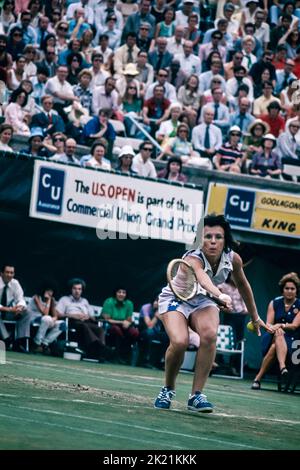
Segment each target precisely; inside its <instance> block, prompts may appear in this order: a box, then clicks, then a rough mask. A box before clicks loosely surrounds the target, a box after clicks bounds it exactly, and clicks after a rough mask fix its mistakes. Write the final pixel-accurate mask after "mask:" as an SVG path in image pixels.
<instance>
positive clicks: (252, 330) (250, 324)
mask: <svg viewBox="0 0 300 470" xmlns="http://www.w3.org/2000/svg"><path fill="white" fill-rule="evenodd" d="M247 330H249V331H251V333H255V331H256V329H255V328H254V325H253V323H252V321H249V322H248V323H247Z"/></svg>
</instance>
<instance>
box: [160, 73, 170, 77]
mask: <svg viewBox="0 0 300 470" xmlns="http://www.w3.org/2000/svg"><path fill="white" fill-rule="evenodd" d="M158 76H159V77H165V78H167V77H168V75H166V74H164V73H159V74H158Z"/></svg>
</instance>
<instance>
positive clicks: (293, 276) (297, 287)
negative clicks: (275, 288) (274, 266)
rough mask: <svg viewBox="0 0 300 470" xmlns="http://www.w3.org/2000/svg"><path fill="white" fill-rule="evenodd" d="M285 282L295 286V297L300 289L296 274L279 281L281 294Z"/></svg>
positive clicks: (299, 280) (290, 274) (287, 275)
mask: <svg viewBox="0 0 300 470" xmlns="http://www.w3.org/2000/svg"><path fill="white" fill-rule="evenodd" d="M287 282H292V283H293V284H295V287H296V289H297V295H298V294H299V289H300V279H299V277H298V274H297V273H294V272H291V273H288V274H285V275H284V276H282V278H281V279H280V281H279V283H278V285H279V288H280V291H281V292H283V289H284V287H285V285H286V283H287Z"/></svg>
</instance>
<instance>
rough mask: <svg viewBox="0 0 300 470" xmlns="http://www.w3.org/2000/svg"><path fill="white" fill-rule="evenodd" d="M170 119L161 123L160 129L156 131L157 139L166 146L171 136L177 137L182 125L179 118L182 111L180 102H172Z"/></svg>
mask: <svg viewBox="0 0 300 470" xmlns="http://www.w3.org/2000/svg"><path fill="white" fill-rule="evenodd" d="M169 110H170V119H168V120H167V121H164V122H162V123H161V125H160V127H159V129H158V131H157V132H156V139H157V141H158V142H159V143H160V144H161V145H162V147H164V146H165V145H168V143H169V142H170V138H171V139H172V138H173V137H176V135H177V128H178V126H179V125H180V121H179V118H180V116H181V113H182V108H181V105H180V104H179V103H176V102H174V103H172V104H171V106H170V108H169Z"/></svg>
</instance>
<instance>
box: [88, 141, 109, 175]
mask: <svg viewBox="0 0 300 470" xmlns="http://www.w3.org/2000/svg"><path fill="white" fill-rule="evenodd" d="M105 152H106V147H105V145H104V144H103V143H102V142H98V141H96V142H94V143H93V145H92V148H91V158H90V159H89V160H88V161H87V162H86V164H85V166H86V167H87V168H88V167H90V168H101V169H102V170H111V164H110V162H109V160H107V159H105Z"/></svg>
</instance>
